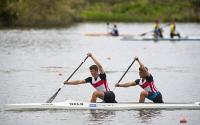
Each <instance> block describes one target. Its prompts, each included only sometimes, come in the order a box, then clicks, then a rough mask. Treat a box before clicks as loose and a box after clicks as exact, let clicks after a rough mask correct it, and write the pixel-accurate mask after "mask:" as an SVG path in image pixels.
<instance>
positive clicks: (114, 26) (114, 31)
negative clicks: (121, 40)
mask: <svg viewBox="0 0 200 125" xmlns="http://www.w3.org/2000/svg"><path fill="white" fill-rule="evenodd" d="M110 34H111V35H112V36H119V31H118V28H117V25H116V24H114V25H113V28H111V32H110Z"/></svg>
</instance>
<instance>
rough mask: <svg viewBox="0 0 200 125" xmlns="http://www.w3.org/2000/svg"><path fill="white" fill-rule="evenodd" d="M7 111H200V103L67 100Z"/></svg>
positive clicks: (9, 107)
mask: <svg viewBox="0 0 200 125" xmlns="http://www.w3.org/2000/svg"><path fill="white" fill-rule="evenodd" d="M4 109H5V110H12V111H26V110H71V109H74V110H79V109H81V110H140V109H164V110H181V109H184V110H200V103H199V102H196V103H164V104H158V103H156V104H155V103H89V102H81V101H73V100H67V101H65V102H55V103H26V104H7V105H5V108H4Z"/></svg>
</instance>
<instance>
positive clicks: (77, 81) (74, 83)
mask: <svg viewBox="0 0 200 125" xmlns="http://www.w3.org/2000/svg"><path fill="white" fill-rule="evenodd" d="M84 83H86V81H85V80H74V81H65V82H64V84H65V85H78V84H84Z"/></svg>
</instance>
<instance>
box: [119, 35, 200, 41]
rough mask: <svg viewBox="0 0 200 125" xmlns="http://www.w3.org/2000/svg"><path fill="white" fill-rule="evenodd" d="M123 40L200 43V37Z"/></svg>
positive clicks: (125, 39)
mask: <svg viewBox="0 0 200 125" xmlns="http://www.w3.org/2000/svg"><path fill="white" fill-rule="evenodd" d="M121 40H123V41H200V37H188V36H187V37H181V38H177V37H176V38H170V37H164V38H153V37H133V36H125V37H123V38H122V39H121Z"/></svg>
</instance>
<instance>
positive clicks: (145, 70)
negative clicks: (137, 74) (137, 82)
mask: <svg viewBox="0 0 200 125" xmlns="http://www.w3.org/2000/svg"><path fill="white" fill-rule="evenodd" d="M135 60H136V61H138V63H139V65H140V68H141V69H142V71H144V73H145V76H148V77H149V76H150V73H149V71H148V70H147V69H146V68H145V66H144V65H143V64H142V63H141V62H140V60H139V58H138V57H135Z"/></svg>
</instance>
